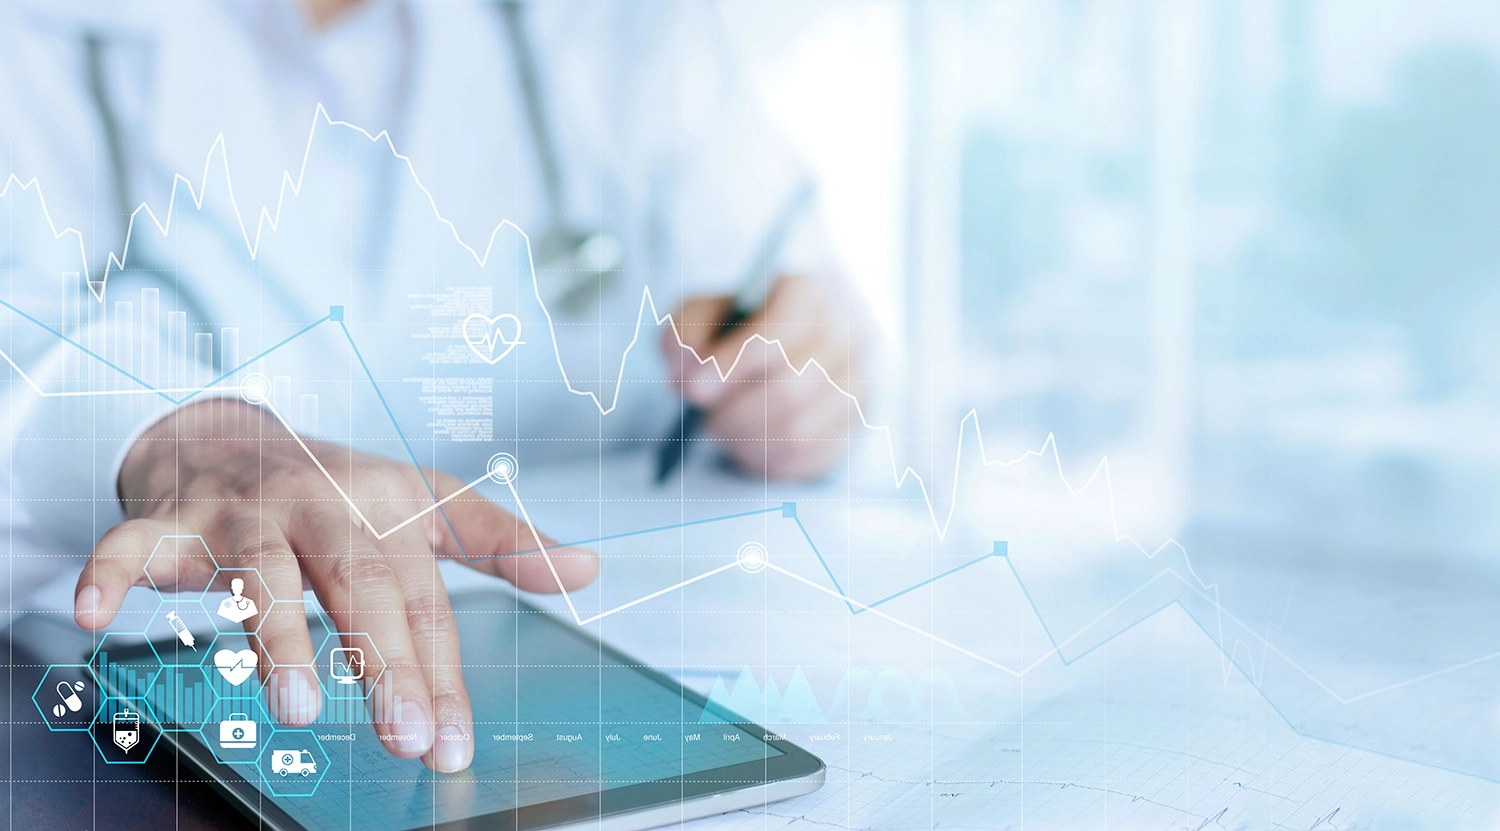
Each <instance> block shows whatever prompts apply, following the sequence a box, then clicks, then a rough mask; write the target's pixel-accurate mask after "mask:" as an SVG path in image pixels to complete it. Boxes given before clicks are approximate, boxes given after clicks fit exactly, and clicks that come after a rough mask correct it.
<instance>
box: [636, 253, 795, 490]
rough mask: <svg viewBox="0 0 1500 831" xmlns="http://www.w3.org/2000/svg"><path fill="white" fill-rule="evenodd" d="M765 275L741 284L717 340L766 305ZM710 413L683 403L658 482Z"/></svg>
mask: <svg viewBox="0 0 1500 831" xmlns="http://www.w3.org/2000/svg"><path fill="white" fill-rule="evenodd" d="M766 274H767V270H760V273H759V274H755V275H752V277H751V279H750V280H749V281H748V282H746V283H745V285H744V286H743V287H741V289H740V292H739V294H737V295H735V298H734V306H733V307H731V308H730V310H729V316H728V317H726V318H724V319H723V320H721V321H719V325H718V328H716V329H715V330H714V338H713V339H714V342H718V341H719V340H722V339H723V338H724V336H725V335H727V334H729V333H730V332H731V331H733V330H734V328H735V327H737V326H739V325H740V324H741V323H744V322H745V320H746V319H747V318H749V317H750V316H751V315H753V314H755V312H756V310H757V309H759V308H760V307H761V306H762V305H764V304H765V302H766V294H767V291H768V288H769V286H768V282H769V281H767V280H766ZM686 383H692V382H691V381H688V382H686ZM707 415H708V414H707V413H705V412H704V411H703V409H702V408H701V407H697V406H695V405H693V404H689V403H687V402H683V405H682V419H681V420H679V421H678V422H677V427H676V429H674V430H673V431H672V432H670V433H668V434H667V435H666V437H665V438H663V439H662V440H661V445H660V447H661V449H660V450H658V451H657V453H658V455H657V457H656V484H658V485H660V484H661V483H663V482H665V481H667V477H668V476H671V475H672V471H673V470H676V469H677V465H678V463H679V462H681V461H683V460H684V459H686V458H687V447H688V440H689V439H691V438H693V436H694V435H695V434H696V433H697V432H698V428H699V427H701V426H702V425H703V419H704V418H705V417H707Z"/></svg>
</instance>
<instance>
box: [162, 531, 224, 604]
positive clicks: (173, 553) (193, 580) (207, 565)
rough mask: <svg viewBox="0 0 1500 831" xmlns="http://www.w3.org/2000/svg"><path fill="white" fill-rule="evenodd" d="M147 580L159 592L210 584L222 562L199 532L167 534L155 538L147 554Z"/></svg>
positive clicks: (185, 589) (192, 588) (182, 589)
mask: <svg viewBox="0 0 1500 831" xmlns="http://www.w3.org/2000/svg"><path fill="white" fill-rule="evenodd" d="M145 570H146V580H147V581H148V582H150V583H151V588H152V590H153V591H155V592H156V593H157V594H160V595H165V594H168V593H171V592H178V591H187V590H196V589H197V588H198V587H199V586H205V585H208V581H209V580H211V579H212V578H213V575H214V572H216V571H218V570H219V563H218V561H217V560H215V559H214V555H213V552H212V551H209V550H208V543H205V542H204V541H203V538H202V537H200V536H197V535H196V534H168V535H166V536H163V537H162V538H161V539H158V540H157V541H156V546H155V547H153V548H152V549H151V556H149V557H147V558H146V563H145Z"/></svg>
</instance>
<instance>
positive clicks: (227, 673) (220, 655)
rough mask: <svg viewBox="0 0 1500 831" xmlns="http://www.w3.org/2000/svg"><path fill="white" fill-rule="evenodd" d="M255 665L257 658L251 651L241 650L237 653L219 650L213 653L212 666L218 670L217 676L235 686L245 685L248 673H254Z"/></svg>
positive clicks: (230, 650)
mask: <svg viewBox="0 0 1500 831" xmlns="http://www.w3.org/2000/svg"><path fill="white" fill-rule="evenodd" d="M256 663H257V658H256V655H255V651H254V650H252V649H241V650H240V651H239V652H235V651H234V650H232V649H221V650H219V651H218V652H215V653H214V666H216V667H218V668H219V674H220V675H222V676H224V680H226V681H228V682H229V683H231V684H234V685H235V686H239V685H240V684H243V683H245V679H246V678H249V677H250V673H252V672H255V664H256Z"/></svg>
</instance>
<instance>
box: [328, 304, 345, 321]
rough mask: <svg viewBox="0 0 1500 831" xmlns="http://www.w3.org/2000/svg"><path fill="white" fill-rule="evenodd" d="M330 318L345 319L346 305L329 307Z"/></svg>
mask: <svg viewBox="0 0 1500 831" xmlns="http://www.w3.org/2000/svg"><path fill="white" fill-rule="evenodd" d="M328 319H329V320H343V319H344V307H343V306H329V307H328Z"/></svg>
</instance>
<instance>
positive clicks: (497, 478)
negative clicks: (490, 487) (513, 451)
mask: <svg viewBox="0 0 1500 831" xmlns="http://www.w3.org/2000/svg"><path fill="white" fill-rule="evenodd" d="M485 469H486V470H488V471H489V472H490V481H492V482H494V483H495V484H497V485H509V484H510V483H511V482H514V481H516V474H518V473H520V472H521V463H520V462H518V461H516V457H515V456H512V455H510V454H509V453H496V454H495V455H493V456H491V457H490V461H489V464H487V465H485Z"/></svg>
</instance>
